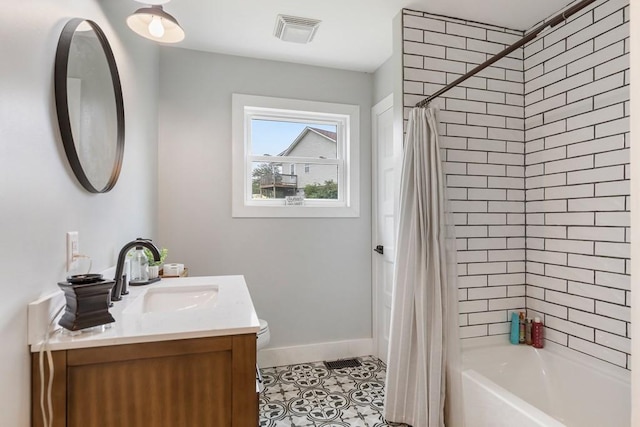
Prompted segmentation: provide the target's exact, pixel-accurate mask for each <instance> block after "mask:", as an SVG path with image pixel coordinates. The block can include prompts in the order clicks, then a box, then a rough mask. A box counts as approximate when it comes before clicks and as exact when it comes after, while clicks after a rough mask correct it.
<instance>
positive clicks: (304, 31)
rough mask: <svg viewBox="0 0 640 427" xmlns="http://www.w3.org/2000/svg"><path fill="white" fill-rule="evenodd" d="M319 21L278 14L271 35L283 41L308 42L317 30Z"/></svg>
mask: <svg viewBox="0 0 640 427" xmlns="http://www.w3.org/2000/svg"><path fill="white" fill-rule="evenodd" d="M320 22H322V21H319V20H317V19H309V18H299V17H297V16H289V15H278V17H277V18H276V29H275V31H274V33H273V35H274V36H276V37H277V38H279V39H280V40H283V41H285V42H293V43H309V42H310V41H311V40H313V36H315V34H316V32H317V31H318V27H319V26H320Z"/></svg>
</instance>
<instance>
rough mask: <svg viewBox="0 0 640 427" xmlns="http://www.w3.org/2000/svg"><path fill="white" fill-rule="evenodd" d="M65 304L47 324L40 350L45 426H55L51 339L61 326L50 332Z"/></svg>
mask: <svg viewBox="0 0 640 427" xmlns="http://www.w3.org/2000/svg"><path fill="white" fill-rule="evenodd" d="M64 308H65V304H63V305H62V306H61V307H60V308H59V309H58V311H57V312H56V314H54V315H53V318H52V319H51V322H50V323H49V325H48V326H47V329H46V331H45V332H44V340H43V342H42V345H41V346H40V352H39V360H38V365H39V368H40V411H41V412H42V423H43V425H44V426H45V427H52V426H53V401H52V397H51V395H52V391H53V376H54V374H55V371H54V366H53V356H52V355H51V350H50V349H49V339H50V338H51V337H52V336H53V335H54V334H56V333H58V332H59V331H60V329H61V328H58V329H55V330H54V331H53V332H49V331H50V330H51V327H52V326H53V323H54V322H55V321H56V319H57V318H58V315H59V314H60V313H61V312H62V310H64ZM45 352H46V353H47V363H48V365H49V380H48V383H47V409H48V410H49V416H48V417H47V411H46V410H45V405H44V390H45V386H44V353H45Z"/></svg>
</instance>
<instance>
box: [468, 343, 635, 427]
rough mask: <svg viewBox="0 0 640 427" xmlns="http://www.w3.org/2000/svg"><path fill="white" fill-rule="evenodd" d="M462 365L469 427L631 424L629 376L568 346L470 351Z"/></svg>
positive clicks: (494, 347) (622, 426)
mask: <svg viewBox="0 0 640 427" xmlns="http://www.w3.org/2000/svg"><path fill="white" fill-rule="evenodd" d="M463 365H464V367H463V373H462V384H463V389H464V402H465V415H466V419H467V426H468V427H503V426H504V427H539V426H545V427H563V426H567V427H628V426H630V424H631V421H630V418H631V387H630V373H629V371H626V370H624V369H621V368H617V367H615V366H613V365H611V366H606V364H604V363H594V361H593V359H591V358H590V357H588V356H583V355H581V354H580V353H576V352H574V351H569V350H567V349H565V348H564V347H561V346H558V345H554V346H553V347H552V348H551V349H550V348H545V349H542V350H537V349H535V348H533V347H531V346H527V345H510V344H508V343H507V344H502V343H501V344H497V345H491V346H486V345H485V346H474V347H471V346H467V348H465V350H464V352H463ZM603 365H604V366H603Z"/></svg>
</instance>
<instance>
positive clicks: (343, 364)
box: [324, 359, 362, 369]
mask: <svg viewBox="0 0 640 427" xmlns="http://www.w3.org/2000/svg"><path fill="white" fill-rule="evenodd" d="M324 366H326V367H327V369H343V368H357V367H358V366H362V363H360V361H359V360H358V359H341V360H333V361H331V362H327V361H325V362H324Z"/></svg>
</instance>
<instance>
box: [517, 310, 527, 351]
mask: <svg viewBox="0 0 640 427" xmlns="http://www.w3.org/2000/svg"><path fill="white" fill-rule="evenodd" d="M518 320H519V322H520V324H519V327H520V329H519V332H520V334H519V336H518V343H520V344H524V343H525V335H526V324H525V317H524V313H523V312H522V311H521V312H520V316H519V318H518Z"/></svg>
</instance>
